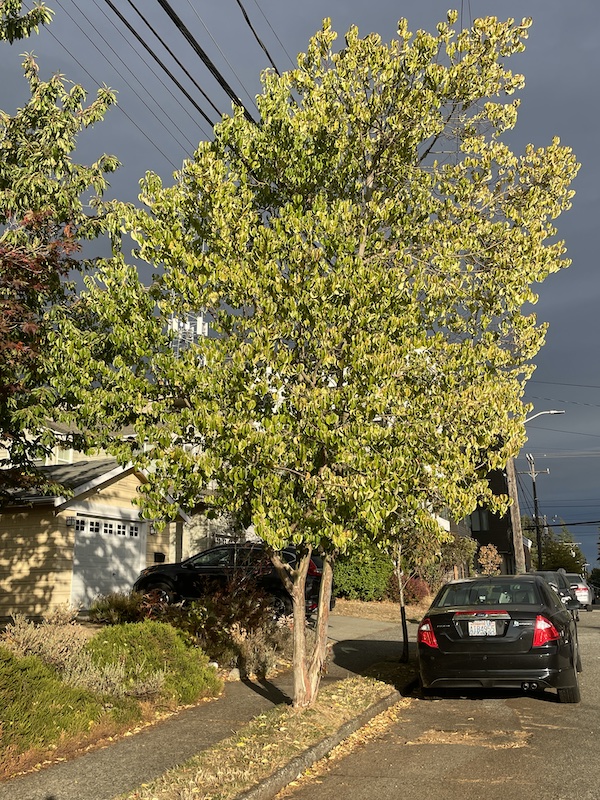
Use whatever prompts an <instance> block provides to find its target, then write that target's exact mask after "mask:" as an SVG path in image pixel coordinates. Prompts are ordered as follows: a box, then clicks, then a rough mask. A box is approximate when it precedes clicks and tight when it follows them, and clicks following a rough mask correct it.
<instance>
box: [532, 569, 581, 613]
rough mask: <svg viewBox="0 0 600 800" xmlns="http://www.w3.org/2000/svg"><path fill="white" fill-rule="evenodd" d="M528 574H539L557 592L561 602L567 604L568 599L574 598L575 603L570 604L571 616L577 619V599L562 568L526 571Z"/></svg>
mask: <svg viewBox="0 0 600 800" xmlns="http://www.w3.org/2000/svg"><path fill="white" fill-rule="evenodd" d="M527 574H528V575H540V576H541V577H542V578H543V579H544V580H545V581H546V583H548V584H549V585H550V586H551V587H552V588H553V589H554V591H555V592H556V593H557V594H558V596H559V597H560V599H561V600H562V601H563V603H565V604H568V603H569V601H570V600H575V601H576V603H577V605H575V606H573V605H571V606H570V608H571V609H572V613H573V616H574V617H575V619H576V620H578V619H579V611H578V609H579V600H578V599H577V595H576V594H575V590H574V589H572V588H571V584H570V583H569V581H568V580H567V573H566V572H563V571H562V570H557V571H556V572H555V571H552V570H534V571H532V572H528V573H527Z"/></svg>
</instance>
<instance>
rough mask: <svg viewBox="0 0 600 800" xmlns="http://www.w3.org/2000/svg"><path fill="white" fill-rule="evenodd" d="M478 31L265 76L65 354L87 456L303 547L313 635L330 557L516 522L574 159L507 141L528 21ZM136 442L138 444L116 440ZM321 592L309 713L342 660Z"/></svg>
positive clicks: (78, 314) (405, 42) (118, 265)
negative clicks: (325, 664)
mask: <svg viewBox="0 0 600 800" xmlns="http://www.w3.org/2000/svg"><path fill="white" fill-rule="evenodd" d="M456 19H457V14H456V13H455V12H452V13H450V14H449V16H448V20H447V22H442V23H440V24H439V25H438V28H437V32H436V33H435V34H429V33H427V32H424V31H418V32H417V33H416V34H414V35H413V34H411V33H410V32H409V30H408V23H407V22H406V20H401V21H400V23H399V26H398V35H397V38H396V39H394V40H393V41H392V42H390V43H389V44H386V43H384V42H382V40H381V38H380V37H379V36H378V35H375V34H370V35H368V36H366V37H361V36H360V35H359V32H358V30H357V29H356V28H352V29H350V30H349V31H348V33H347V35H346V40H345V44H344V46H343V47H342V48H340V49H338V50H337V51H334V43H335V39H336V34H335V33H334V32H333V31H332V29H331V27H330V24H329V21H328V20H326V21H325V22H324V25H323V28H322V30H321V31H320V32H319V33H317V34H316V36H315V37H313V39H311V41H310V43H309V46H308V49H307V51H306V53H304V54H301V55H300V56H299V58H298V66H297V68H296V69H294V70H292V71H290V72H288V73H285V74H283V75H282V76H277V75H275V74H273V73H272V72H266V73H265V74H264V76H263V86H264V88H263V92H262V94H261V95H260V96H259V97H258V98H257V104H258V108H259V111H260V122H259V124H254V123H252V122H250V121H249V120H248V119H246V118H245V116H244V114H243V112H242V111H241V110H234V113H233V114H232V115H231V116H229V117H224V118H223V120H222V122H221V123H220V124H218V125H217V126H216V128H215V132H214V139H213V140H212V141H207V142H202V143H201V144H200V145H199V147H198V149H197V151H196V153H195V156H194V158H193V159H192V160H190V161H188V162H186V163H185V164H184V165H183V168H182V169H181V171H180V172H179V173H177V174H176V176H175V177H176V179H175V183H174V185H172V186H170V187H167V186H164V185H163V184H162V182H161V180H160V179H159V178H158V176H157V175H155V174H152V173H148V174H147V175H146V178H145V180H144V181H143V182H142V186H141V195H140V198H141V200H142V202H143V204H144V206H145V208H142V209H136V208H123V209H122V210H121V215H120V216H119V215H116V216H115V219H114V234H115V242H116V247H115V250H116V253H115V257H114V258H113V259H112V260H110V261H107V262H106V263H104V264H103V265H102V266H101V268H100V269H99V271H98V273H97V274H96V275H95V276H94V277H92V278H90V279H89V280H88V281H87V292H86V293H85V294H84V295H82V297H81V299H80V302H79V303H78V304H77V306H76V308H74V309H73V311H72V313H68V314H66V315H63V318H62V320H61V322H60V332H59V334H58V335H57V337H56V342H57V346H59V347H60V348H61V356H60V357H61V358H62V359H65V358H66V359H69V360H73V370H72V372H70V373H69V374H68V375H65V374H64V373H63V372H60V371H57V373H56V375H55V378H54V387H55V389H56V391H57V392H58V393H59V396H60V397H62V398H64V403H65V406H64V407H65V409H66V411H67V412H69V413H72V411H73V410H74V411H75V412H76V413H75V418H76V419H77V421H78V425H79V427H80V428H81V429H82V430H84V431H88V432H89V435H88V439H87V444H88V446H91V445H96V446H98V445H103V446H105V447H107V448H109V449H111V450H112V452H114V453H115V454H117V455H118V457H119V458H121V459H122V460H126V459H130V458H133V459H134V460H135V461H136V463H138V464H139V465H140V466H142V467H146V468H147V469H148V470H149V474H150V475H151V481H150V483H149V484H148V492H147V494H146V496H145V503H146V512H147V513H148V514H152V515H158V514H160V515H168V514H169V513H170V511H169V508H168V507H166V506H165V502H164V496H165V493H168V494H169V495H170V496H171V497H174V498H175V499H177V500H178V501H179V502H180V503H182V504H183V505H184V506H187V507H193V506H194V504H195V503H196V502H197V500H198V498H200V497H202V498H203V499H206V491H207V487H211V486H216V487H218V489H217V490H216V491H214V492H213V494H212V497H213V503H214V505H215V508H216V509H219V508H223V509H227V510H229V511H231V512H233V513H234V514H236V515H237V516H238V518H239V519H240V520H241V521H242V522H243V523H245V524H250V523H252V524H253V525H254V528H255V531H256V533H257V534H258V535H259V536H260V537H261V538H263V539H264V540H265V541H266V542H267V543H268V545H270V546H271V547H272V548H274V550H277V549H278V548H281V547H282V546H283V545H285V544H288V543H294V544H296V546H297V547H298V548H299V551H300V554H301V556H302V557H301V558H300V559H299V562H298V563H299V565H300V566H299V568H298V571H297V573H294V574H290V575H288V576H287V577H288V581H289V583H288V585H289V588H290V591H291V592H292V596H293V599H294V610H295V614H297V620H299V619H300V618H301V617H300V615H302V618H303V614H304V611H303V593H302V586H303V579H304V578H303V572H302V571H303V570H304V574H305V570H306V568H307V565H308V561H307V559H308V557H309V555H310V552H311V549H313V548H318V549H319V550H320V551H321V552H322V553H323V554H324V556H325V565H326V572H327V569H328V566H329V564H330V561H331V559H332V558H333V557H334V555H335V553H336V552H338V551H343V550H345V549H346V547H347V546H348V545H349V543H351V542H353V541H355V540H356V539H358V538H360V537H363V536H367V537H369V538H371V539H372V540H374V541H377V542H380V543H381V544H383V545H385V544H386V543H387V544H389V543H391V542H393V541H397V540H398V539H399V537H402V542H403V544H402V547H403V552H404V553H406V551H407V548H410V547H411V546H412V547H415V548H417V547H420V546H423V547H424V546H425V544H426V543H427V542H431V541H432V538H433V540H435V539H437V540H443V539H444V538H445V536H446V534H445V533H444V531H443V530H442V529H441V527H440V526H439V524H438V521H437V519H436V514H438V513H441V512H442V511H445V512H446V513H447V510H448V509H449V511H450V513H452V514H453V515H454V516H455V517H457V518H461V517H463V516H464V515H466V514H468V513H470V512H471V511H472V510H473V509H474V508H475V507H476V505H477V504H478V503H486V504H488V505H489V506H490V507H492V508H497V507H498V505H499V501H498V500H497V499H495V498H493V497H492V496H491V493H490V490H489V488H488V482H487V475H488V473H489V472H490V470H493V469H496V468H500V467H503V466H504V465H505V464H506V461H507V459H508V457H509V456H510V455H513V454H514V453H515V452H517V451H518V449H519V447H520V445H521V444H522V443H523V441H524V436H525V435H524V426H523V419H524V416H525V414H526V412H527V409H526V408H525V407H524V406H523V404H522V394H523V388H524V384H525V382H526V380H527V378H528V377H529V376H530V374H531V371H532V366H531V363H532V362H531V359H532V358H533V357H534V356H535V354H536V352H537V351H538V349H539V347H540V346H541V345H542V343H543V339H544V331H545V329H544V326H541V325H539V324H538V322H537V320H536V317H535V314H533V313H532V312H531V311H530V310H529V304H532V303H535V301H536V299H537V298H536V294H535V290H534V285H535V284H536V283H539V282H541V281H543V280H544V279H545V278H546V277H547V276H548V275H549V274H550V273H551V272H554V271H556V270H559V269H561V268H562V267H565V266H567V265H568V260H567V259H565V257H564V252H565V248H564V245H563V243H562V242H560V241H558V240H557V239H556V237H555V233H556V231H555V228H554V224H553V220H554V219H555V218H556V217H557V216H558V215H559V214H560V213H561V212H562V211H563V210H564V209H566V208H568V207H569V204H570V199H571V195H572V192H571V190H570V182H571V180H572V179H573V177H574V176H575V174H576V171H577V164H576V161H575V158H574V156H573V154H572V152H571V150H570V149H569V148H568V147H564V146H562V145H561V144H560V142H559V141H558V140H556V139H553V140H552V141H551V143H550V144H549V145H548V146H547V147H545V148H536V147H534V146H533V145H529V146H528V147H527V148H526V150H525V152H524V153H523V154H522V155H515V154H514V153H513V152H511V150H510V148H509V147H508V145H507V144H506V143H505V142H503V140H502V135H503V134H504V133H505V132H506V131H508V130H509V129H510V128H512V127H513V125H514V124H515V122H516V118H517V108H518V100H514V99H511V97H510V96H511V95H513V94H514V93H515V92H516V91H517V90H518V89H520V88H521V87H522V86H523V83H524V80H523V77H522V76H521V75H518V74H513V73H512V72H511V71H510V70H509V69H508V68H507V67H506V66H505V63H504V62H505V60H506V59H507V58H508V57H509V56H511V55H512V54H513V53H515V52H519V51H520V50H522V49H523V47H524V40H525V39H526V37H527V33H528V28H529V21H528V20H524V21H523V22H521V23H515V22H514V21H513V20H508V21H506V22H501V21H499V20H497V19H496V18H492V17H490V18H485V19H479V20H475V22H474V23H473V26H472V28H470V29H467V30H463V31H459V32H456V31H455V30H454V29H453V25H454V23H455V22H456ZM120 230H125V231H126V232H127V233H128V234H129V235H131V236H132V237H133V238H134V239H135V241H136V242H137V248H136V251H135V255H136V257H137V258H138V259H141V260H143V261H145V262H147V263H148V264H150V265H152V266H153V268H154V271H155V274H154V277H153V280H152V282H151V283H150V284H149V285H144V284H143V283H142V281H141V280H140V277H139V273H138V268H137V266H136V265H134V264H128V263H127V261H128V260H127V258H126V257H125V256H124V255H123V254H122V253H121V252H120V249H121V242H120V237H119V235H118V233H119V231H120ZM200 312H204V313H205V314H206V315H207V317H208V319H209V320H210V330H211V332H210V336H207V337H200V338H199V339H198V340H197V341H194V342H193V343H190V344H189V346H187V347H185V348H173V347H172V333H171V334H170V333H169V331H172V328H173V326H169V320H171V319H185V318H186V317H187V315H188V314H194V313H200ZM170 337H171V338H170ZM75 355H77V358H75ZM67 416H68V415H67ZM124 425H133V426H134V427H135V429H136V431H137V444H131V443H127V442H122V441H118V440H116V439H115V438H114V431H116V430H119V429H121V428H122V427H123V426H124ZM142 442H147V443H148V445H149V447H148V448H146V449H145V452H142V448H141V447H140V445H141V443H142ZM275 558H276V556H275ZM276 563H277V561H276ZM280 567H281V569H282V570H283V569H284V566H283V565H281V564H280ZM323 585H324V587H325V588H324V597H323V602H322V604H321V608H320V612H319V619H318V623H317V624H318V631H319V633H320V637H319V644H318V647H317V649H316V650H315V651H314V652H313V653H312V654H310V656H309V659H308V660H309V662H310V667H309V669H308V672H306V671H305V672H302V671H301V669H300V666H299V662H297V663H296V667H297V674H298V675H300V677H299V678H298V681H297V684H296V702H297V704H299V705H303V704H307V703H310V702H312V700H313V699H314V692H315V690H316V685H318V678H315V677H314V676H315V675H316V674H317V673H318V671H319V669H320V666H321V664H322V659H323V657H324V646H325V641H326V614H327V607H328V599H329V598H328V595H327V593H328V591H329V587H330V583H329V582H328V581H324V582H323ZM297 627H299V626H297ZM297 644H298V648H299V650H300V651H301V656H302V658H304V652H303V651H302V648H303V646H304V645H303V642H300V641H298V643H297ZM309 673H310V675H311V676H312V677H310V678H309V677H308V675H309Z"/></svg>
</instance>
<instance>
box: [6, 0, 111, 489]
mask: <svg viewBox="0 0 600 800" xmlns="http://www.w3.org/2000/svg"><path fill="white" fill-rule="evenodd" d="M21 6H22V3H21V2H14V1H13V0H8V1H6V2H2V3H0V40H2V39H5V40H8V41H9V42H10V41H12V40H13V39H15V38H20V37H22V36H26V35H29V34H30V33H31V32H32V31H34V30H37V28H38V25H39V24H46V23H47V22H49V20H50V16H51V12H50V11H48V10H47V9H46V8H45V7H44V6H43V5H39V6H37V5H36V6H34V8H33V9H32V10H31V11H29V12H26V13H24V14H21ZM23 69H24V73H25V78H26V80H27V82H28V86H29V92H30V98H29V100H28V101H27V103H26V104H25V105H24V106H23V107H22V108H20V109H18V110H17V111H16V113H15V114H14V115H13V116H11V115H10V114H9V113H7V112H5V111H0V154H1V157H0V231H1V233H0V356H1V358H0V433H1V436H2V439H3V442H4V443H5V444H6V446H7V456H6V458H4V459H3V460H2V462H1V463H2V465H3V466H7V465H10V466H12V467H13V470H11V471H7V470H3V480H2V481H0V494H2V492H3V491H4V490H5V489H7V488H8V489H10V488H12V486H13V483H14V484H16V485H18V484H19V483H22V482H23V480H24V479H25V475H26V473H28V472H31V470H32V469H34V461H35V459H36V458H37V457H39V456H40V455H43V454H44V452H45V450H46V448H47V446H48V445H49V444H50V443H51V441H52V436H51V434H50V432H49V431H48V430H47V426H46V425H45V423H46V420H47V418H48V417H50V416H51V414H52V410H53V408H54V405H55V396H54V395H53V394H52V393H51V392H50V391H49V388H48V386H47V379H46V376H45V373H44V370H45V366H46V361H47V359H48V357H49V351H48V345H47V342H46V334H47V330H48V325H49V323H48V312H49V309H50V308H51V307H54V308H56V307H57V306H60V305H62V304H67V305H68V304H69V303H70V302H71V301H72V299H73V292H74V289H73V286H72V285H71V284H70V283H69V282H68V280H67V279H68V277H69V274H70V273H71V271H72V270H78V269H81V267H82V264H81V262H80V260H79V256H78V254H79V251H80V247H81V242H82V241H83V240H86V239H87V240H89V239H94V238H96V237H97V236H98V235H99V234H100V233H101V232H102V219H101V217H100V216H99V215H98V214H97V212H96V210H95V206H96V205H97V204H98V201H99V198H100V197H101V195H102V193H103V191H104V189H105V187H106V174H107V173H110V172H113V171H114V170H115V169H116V168H117V166H118V163H117V161H116V159H115V158H114V157H112V156H102V157H101V158H100V159H99V160H98V161H97V162H96V163H95V164H92V165H91V166H84V165H81V164H77V163H76V162H74V161H73V158H72V155H73V152H74V151H75V148H76V146H77V139H78V135H79V134H80V133H81V131H83V130H84V129H85V128H87V127H89V126H90V125H93V124H94V123H96V122H99V121H100V120H101V119H102V118H103V116H104V114H105V112H106V111H107V109H108V108H109V107H110V106H111V105H112V104H113V103H114V102H115V96H114V94H113V93H112V92H110V91H109V90H108V89H106V88H103V89H100V90H99V92H98V95H97V97H96V99H94V100H93V101H92V102H91V103H89V104H86V92H85V90H84V89H83V88H82V87H81V86H77V85H74V84H69V83H68V82H67V81H66V80H65V79H64V78H63V76H61V75H54V76H53V77H51V78H50V79H49V80H48V81H43V80H41V78H40V76H39V67H38V65H37V63H36V61H35V60H34V58H33V56H31V55H26V56H25V60H24V61H23ZM84 199H85V203H86V204H89V205H90V208H88V207H87V206H86V205H84Z"/></svg>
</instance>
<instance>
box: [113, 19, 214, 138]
mask: <svg viewBox="0 0 600 800" xmlns="http://www.w3.org/2000/svg"><path fill="white" fill-rule="evenodd" d="M100 11H101V12H102V14H103V16H104V17H105V18H106V19H107V20H108V22H109V23H110V24H111V25H112V26H113V28H115V30H117V31H118V32H119V35H120V36H121V38H122V39H123V40H124V41H125V42H127V43H128V44H129V46H130V47H131V48H132V49H134V48H133V45H132V44H131V42H129V41H128V39H127V37H126V36H125V34H124V33H123V32H122V31H120V30H119V29H118V28H117V26H116V25H115V24H114V22H112V21H111V20H110V19H109V17H108V14H107V13H106V11H103V10H102V9H100ZM117 16H119V15H117ZM126 27H127V28H128V30H129V25H128V24H126ZM132 32H133V33H134V35H135V31H132ZM136 38H137V36H136ZM138 41H139V40H138ZM141 44H143V45H145V42H141ZM145 49H146V50H148V48H146V47H145ZM134 52H135V50H134ZM149 54H150V55H151V56H152V57H153V58H154V60H155V61H156V60H157V58H156V56H155V54H154V53H153V52H152V51H149ZM138 55H139V54H138ZM139 58H140V59H141V60H142V62H143V63H144V64H145V65H146V66H147V67H148V69H149V70H150V72H151V73H152V74H153V75H154V77H155V78H156V80H157V81H158V82H159V83H160V84H161V86H163V87H164V89H165V90H166V91H167V92H168V91H169V88H168V86H167V84H166V83H165V82H164V81H163V79H162V78H161V77H160V75H159V74H158V72H156V70H155V69H154V68H153V67H152V65H151V64H149V63H148V62H147V61H146V60H145V59H143V58H142V57H141V55H139ZM159 66H160V67H161V69H163V71H165V72H168V70H166V68H165V67H164V66H163V65H162V63H159ZM171 96H172V97H173V99H174V101H175V102H176V103H177V105H178V106H179V107H180V108H181V110H182V111H183V113H184V114H187V116H188V117H189V119H190V120H191V121H192V122H193V123H194V124H195V125H198V121H197V119H196V118H195V117H193V116H192V114H190V112H189V111H188V110H187V108H186V107H185V106H184V105H183V103H182V102H181V101H180V100H179V98H178V97H176V95H175V94H171ZM211 124H212V123H211ZM198 127H199V128H200V130H201V131H202V133H203V134H204V135H205V136H206V132H205V131H204V130H203V128H202V127H201V126H200V125H198ZM178 130H179V128H178ZM182 135H183V136H184V138H185V139H186V140H187V141H188V142H189V141H190V140H189V139H187V137H186V136H185V134H182ZM190 144H192V143H191V142H190ZM193 146H194V145H193V144H192V147H193Z"/></svg>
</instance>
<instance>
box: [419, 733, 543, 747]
mask: <svg viewBox="0 0 600 800" xmlns="http://www.w3.org/2000/svg"><path fill="white" fill-rule="evenodd" d="M530 737H531V734H530V733H527V732H526V731H471V730H452V731H440V730H435V729H434V730H429V731H425V733H423V734H422V735H421V736H419V738H418V739H415V740H414V741H409V742H405V744H462V745H471V746H475V747H489V748H491V749H492V750H507V749H511V748H519V747H526V746H527V741H528V739H529V738H530Z"/></svg>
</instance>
